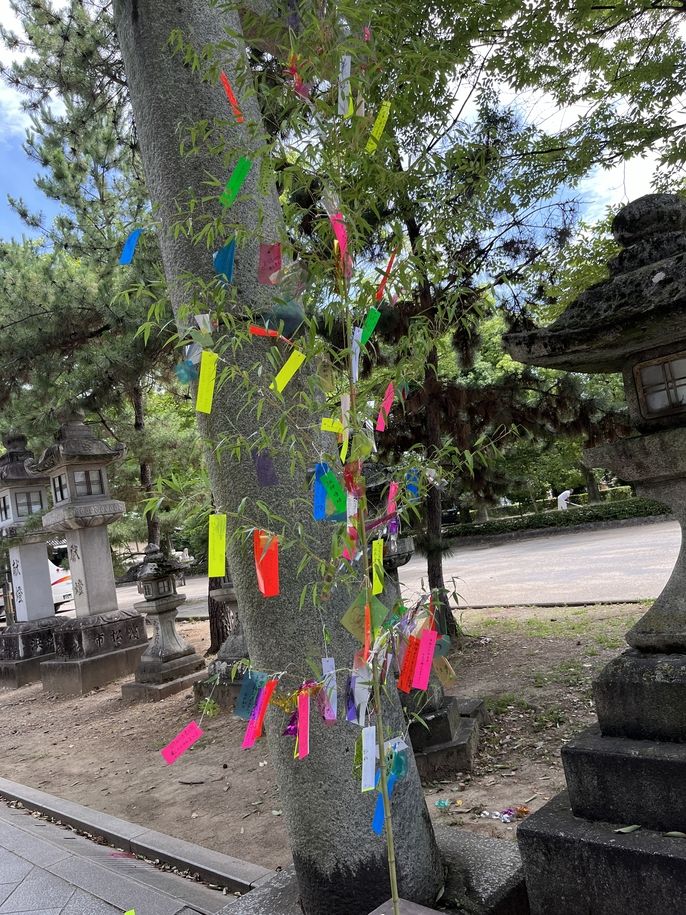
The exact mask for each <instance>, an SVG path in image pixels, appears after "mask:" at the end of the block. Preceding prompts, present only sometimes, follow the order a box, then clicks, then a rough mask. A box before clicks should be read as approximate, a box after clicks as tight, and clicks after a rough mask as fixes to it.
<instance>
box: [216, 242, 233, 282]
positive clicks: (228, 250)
mask: <svg viewBox="0 0 686 915" xmlns="http://www.w3.org/2000/svg"><path fill="white" fill-rule="evenodd" d="M235 256H236V239H235V238H232V239H231V241H230V242H229V243H228V244H226V245H224V247H223V248H220V250H219V251H217V252H216V254H215V255H214V258H213V263H214V269H215V272H216V273H218V274H219V276H223V277H224V279H225V280H226V282H227V283H230V282H232V280H233V261H234V257H235Z"/></svg>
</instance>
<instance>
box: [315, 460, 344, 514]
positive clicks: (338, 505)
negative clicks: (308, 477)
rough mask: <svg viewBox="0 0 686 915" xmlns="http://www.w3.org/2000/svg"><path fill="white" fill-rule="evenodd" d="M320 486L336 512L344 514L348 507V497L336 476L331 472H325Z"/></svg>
mask: <svg viewBox="0 0 686 915" xmlns="http://www.w3.org/2000/svg"><path fill="white" fill-rule="evenodd" d="M321 484H322V486H323V487H324V489H325V490H326V494H327V496H328V497H329V498H330V499H331V501H332V502H333V507H334V508H335V510H336V512H337V513H340V512H344V511H345V510H346V508H347V506H348V497H347V495H346V494H345V490H344V489H343V487H342V486H341V481H340V480H339V479H338V477H337V476H336V474H335V473H334V472H333V471H332V470H329V471H327V472H326V473H325V474H324V475H323V476H322V478H321Z"/></svg>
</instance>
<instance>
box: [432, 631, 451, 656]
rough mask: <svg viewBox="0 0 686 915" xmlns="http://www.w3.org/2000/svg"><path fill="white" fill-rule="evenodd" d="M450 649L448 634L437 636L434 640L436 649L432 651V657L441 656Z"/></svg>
mask: <svg viewBox="0 0 686 915" xmlns="http://www.w3.org/2000/svg"><path fill="white" fill-rule="evenodd" d="M449 651H450V636H449V635H441V636H439V637H438V641H437V642H436V651H435V652H434V657H436V658H443V657H445V655H447V654H448V652H449Z"/></svg>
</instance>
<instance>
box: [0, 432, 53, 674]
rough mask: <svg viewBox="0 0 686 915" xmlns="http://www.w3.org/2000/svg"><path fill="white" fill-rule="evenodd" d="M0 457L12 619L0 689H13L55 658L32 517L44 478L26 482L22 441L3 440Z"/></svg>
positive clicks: (0, 657)
mask: <svg viewBox="0 0 686 915" xmlns="http://www.w3.org/2000/svg"><path fill="white" fill-rule="evenodd" d="M3 444H4V445H5V448H6V449H7V450H6V452H5V454H3V456H2V457H0V533H1V534H2V537H3V538H4V539H5V540H6V542H7V543H8V544H9V560H10V571H11V574H12V585H13V591H14V604H15V611H16V617H17V618H16V620H15V621H14V622H13V623H10V625H8V626H7V628H6V629H5V630H4V631H3V632H2V633H0V686H2V687H5V688H9V689H15V688H17V687H19V686H24V685H25V684H27V683H32V682H34V681H35V680H38V679H40V664H41V662H42V661H44V660H46V659H47V658H50V657H52V656H53V655H54V653H55V641H54V637H53V630H54V628H55V624H56V620H55V609H54V604H53V599H52V587H51V584H50V569H49V566H48V554H47V550H46V546H45V540H46V538H45V535H44V534H43V533H42V532H40V533H37V532H36V531H35V530H32V529H31V528H32V525H31V523H30V522H31V520H32V518H34V516H35V518H38V517H39V516H40V513H41V512H42V511H43V510H44V509H45V508H47V505H48V499H47V482H48V481H47V478H46V477H43V478H36V477H30V476H29V474H28V473H27V471H26V468H25V467H24V462H25V461H26V460H27V459H28V458H31V457H33V454H32V452H31V451H28V450H27V448H26V437H25V436H23V435H20V434H18V433H15V432H11V433H9V434H8V435H6V436H4V438H3Z"/></svg>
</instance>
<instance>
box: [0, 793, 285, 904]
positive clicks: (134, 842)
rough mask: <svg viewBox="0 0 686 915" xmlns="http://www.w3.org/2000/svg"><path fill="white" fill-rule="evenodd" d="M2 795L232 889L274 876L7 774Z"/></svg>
mask: <svg viewBox="0 0 686 915" xmlns="http://www.w3.org/2000/svg"><path fill="white" fill-rule="evenodd" d="M0 797H3V798H5V799H6V800H11V801H20V802H21V803H22V804H23V805H24V807H26V808H27V809H28V810H36V811H38V813H42V814H45V815H46V816H48V817H51V818H52V819H54V820H57V821H59V822H60V823H66V824H67V825H69V826H74V827H75V828H76V829H80V830H82V831H83V832H87V833H90V834H91V835H95V836H100V837H101V838H103V839H105V841H106V842H107V843H108V844H110V845H114V846H115V847H116V848H120V849H121V850H122V851H128V852H131V853H132V854H137V855H143V856H144V857H146V858H150V859H152V860H158V861H161V862H164V863H165V864H171V865H173V866H174V867H179V868H181V869H182V870H188V871H191V872H192V873H195V874H198V875H199V876H200V877H201V878H202V879H203V880H206V881H207V882H208V883H215V884H218V885H219V886H225V887H227V889H229V890H231V891H232V892H240V893H248V892H250V890H252V889H253V888H254V887H256V886H258V885H260V884H261V883H264V882H265V881H266V880H268V879H270V878H271V877H273V876H274V871H272V870H269V869H268V868H266V867H262V866H261V865H259V864H252V863H250V862H249V861H242V860H241V859H240V858H232V857H231V856H230V855H223V854H221V853H220V852H217V851H212V850H211V849H209V848H203V847H202V846H201V845H194V844H193V843H192V842H185V841H183V839H175V838H174V837H173V836H167V835H165V834H164V833H161V832H156V831H155V830H153V829H146V828H145V826H139V825H137V824H136V823H129V822H127V821H126V820H120V819H119V818H118V817H113V816H109V814H106V813H100V811H98V810H92V809H91V808H90V807H83V806H82V805H81V804H75V803H74V802H73V801H67V800H65V799H64V798H60V797H55V796H54V795H52V794H46V793H45V792H44V791H38V789H36V788H29V787H28V786H26V785H20V784H18V783H17V782H12V781H10V780H9V779H6V778H0Z"/></svg>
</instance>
